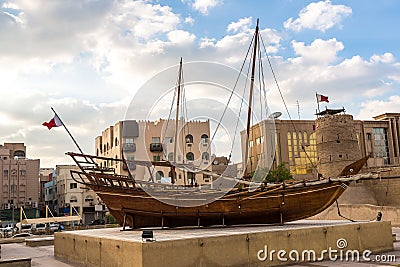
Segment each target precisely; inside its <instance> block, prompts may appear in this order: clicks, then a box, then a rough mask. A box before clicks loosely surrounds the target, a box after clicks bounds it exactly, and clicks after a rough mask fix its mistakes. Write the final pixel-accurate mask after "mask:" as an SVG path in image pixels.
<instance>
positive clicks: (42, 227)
mask: <svg viewBox="0 0 400 267" xmlns="http://www.w3.org/2000/svg"><path fill="white" fill-rule="evenodd" d="M32 232H33V233H34V234H45V233H46V224H44V223H37V224H34V225H33V226H32Z"/></svg>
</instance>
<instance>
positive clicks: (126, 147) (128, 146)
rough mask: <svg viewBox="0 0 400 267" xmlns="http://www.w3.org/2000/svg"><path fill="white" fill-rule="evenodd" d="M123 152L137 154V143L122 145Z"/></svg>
mask: <svg viewBox="0 0 400 267" xmlns="http://www.w3.org/2000/svg"><path fill="white" fill-rule="evenodd" d="M122 150H123V151H129V152H135V151H136V144H135V143H125V144H123V145H122Z"/></svg>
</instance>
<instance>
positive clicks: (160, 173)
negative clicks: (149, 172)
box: [156, 171, 164, 181]
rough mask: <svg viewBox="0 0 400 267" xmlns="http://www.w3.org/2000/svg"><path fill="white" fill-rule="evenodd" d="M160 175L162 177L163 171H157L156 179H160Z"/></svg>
mask: <svg viewBox="0 0 400 267" xmlns="http://www.w3.org/2000/svg"><path fill="white" fill-rule="evenodd" d="M161 177H164V173H163V172H162V171H158V172H157V173H156V180H157V181H161Z"/></svg>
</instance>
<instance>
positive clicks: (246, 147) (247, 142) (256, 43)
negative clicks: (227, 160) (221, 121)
mask: <svg viewBox="0 0 400 267" xmlns="http://www.w3.org/2000/svg"><path fill="white" fill-rule="evenodd" d="M257 46H258V19H257V25H256V32H255V34H254V49H253V59H252V66H251V77H250V92H249V108H248V111H247V126H246V142H245V144H246V146H245V157H244V164H245V166H244V172H243V173H244V174H245V173H246V169H247V158H248V156H249V137H250V121H251V105H252V102H253V88H254V73H255V68H256V57H257Z"/></svg>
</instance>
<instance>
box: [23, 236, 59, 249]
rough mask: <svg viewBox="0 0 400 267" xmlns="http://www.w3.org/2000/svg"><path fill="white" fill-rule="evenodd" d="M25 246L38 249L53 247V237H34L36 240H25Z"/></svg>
mask: <svg viewBox="0 0 400 267" xmlns="http://www.w3.org/2000/svg"><path fill="white" fill-rule="evenodd" d="M25 244H26V245H27V246H28V247H39V246H50V245H54V237H53V236H48V237H36V238H29V239H28V238H27V239H26V240H25Z"/></svg>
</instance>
